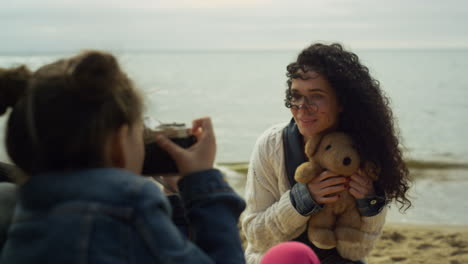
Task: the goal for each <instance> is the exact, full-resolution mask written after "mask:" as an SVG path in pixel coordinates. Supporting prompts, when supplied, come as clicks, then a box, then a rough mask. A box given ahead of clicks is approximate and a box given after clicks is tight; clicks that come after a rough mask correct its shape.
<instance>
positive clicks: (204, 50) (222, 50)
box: [0, 46, 468, 56]
mask: <svg viewBox="0 0 468 264" xmlns="http://www.w3.org/2000/svg"><path fill="white" fill-rule="evenodd" d="M304 48H305V47H304ZM302 49H303V48H299V49H297V48H202V49H199V48H180V49H177V48H176V49H174V48H153V49H145V48H132V49H113V48H81V49H66V50H65V49H63V50H9V51H5V50H3V51H2V50H0V56H8V55H48V54H49V55H51V54H67V53H77V52H80V51H86V50H102V51H109V52H111V53H177V52H181V53H229V52H299V51H300V50H302ZM345 49H347V50H350V51H468V46H460V47H363V48H352V49H350V48H346V47H345Z"/></svg>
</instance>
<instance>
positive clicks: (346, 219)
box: [294, 132, 376, 252]
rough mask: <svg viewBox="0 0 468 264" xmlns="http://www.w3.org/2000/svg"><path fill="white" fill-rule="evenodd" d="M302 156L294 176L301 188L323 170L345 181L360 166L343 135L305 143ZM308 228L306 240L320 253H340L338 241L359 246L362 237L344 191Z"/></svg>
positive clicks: (352, 202)
mask: <svg viewBox="0 0 468 264" xmlns="http://www.w3.org/2000/svg"><path fill="white" fill-rule="evenodd" d="M305 153H306V156H307V157H308V161H306V162H304V163H302V164H301V165H300V166H299V167H298V168H297V169H296V172H295V175H294V178H295V180H296V181H297V182H300V183H304V184H307V183H308V182H310V181H311V180H312V179H313V178H314V177H318V175H320V173H321V172H323V171H324V170H328V171H331V172H333V173H336V174H337V175H342V176H346V177H347V176H351V175H352V174H354V173H355V172H357V171H358V169H359V168H360V166H361V159H360V156H359V154H358V152H357V150H356V149H355V148H354V146H353V141H352V139H351V137H350V136H349V135H347V134H345V133H343V132H331V133H328V134H325V135H319V136H317V137H314V138H311V139H309V140H308V141H307V142H306V145H305ZM366 166H368V164H366ZM369 175H371V178H372V180H376V176H375V175H376V174H373V173H371V174H369ZM308 225H309V226H308V238H309V240H310V241H311V242H312V243H313V244H314V245H315V246H317V247H318V248H322V249H330V248H334V247H336V248H337V250H338V252H340V242H341V241H343V242H347V243H349V242H351V243H359V242H360V241H361V240H362V239H363V237H364V233H363V232H362V231H361V230H360V228H361V216H360V214H359V211H358V209H357V207H356V200H355V198H354V197H353V196H352V195H351V194H350V193H349V191H348V189H346V190H344V191H342V192H340V193H339V198H338V200H337V201H336V202H334V203H331V204H325V205H324V206H323V208H322V209H321V210H320V211H319V212H318V213H316V214H313V215H312V216H311V217H310V220H309V222H308Z"/></svg>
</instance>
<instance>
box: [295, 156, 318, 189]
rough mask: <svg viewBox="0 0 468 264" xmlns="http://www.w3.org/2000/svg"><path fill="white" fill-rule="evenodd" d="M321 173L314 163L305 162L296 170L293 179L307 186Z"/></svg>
mask: <svg viewBox="0 0 468 264" xmlns="http://www.w3.org/2000/svg"><path fill="white" fill-rule="evenodd" d="M321 172H322V168H321V167H320V166H319V165H318V163H316V162H315V161H307V162H304V163H302V164H301V165H300V166H299V167H297V169H296V173H295V174H294V179H295V180H296V181H297V182H300V183H304V184H307V183H309V182H310V181H311V180H312V179H313V178H315V177H317V176H318V175H319V174H320V173H321Z"/></svg>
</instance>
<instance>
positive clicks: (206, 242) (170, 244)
mask: <svg viewBox="0 0 468 264" xmlns="http://www.w3.org/2000/svg"><path fill="white" fill-rule="evenodd" d="M179 190H180V193H181V197H182V200H183V203H184V206H185V208H186V213H187V217H188V220H189V221H190V225H191V231H192V237H193V239H192V240H193V241H189V240H188V239H187V237H186V236H184V235H182V234H181V233H180V232H179V230H178V228H177V227H176V225H174V223H173V222H172V221H171V209H170V207H169V204H168V202H167V200H166V199H165V198H162V197H163V196H164V195H163V194H162V193H161V192H160V191H159V189H158V188H157V187H156V186H154V185H151V184H146V185H145V186H144V188H143V190H142V192H141V195H143V196H144V199H143V201H142V202H141V204H140V206H139V213H138V216H137V219H136V223H135V224H136V228H137V230H138V232H139V233H140V235H141V237H142V238H143V240H144V241H145V244H146V245H147V246H148V248H149V249H150V251H151V253H152V255H153V257H154V259H155V262H157V263H195V264H196V263H233V264H234V263H244V262H245V260H244V254H243V250H242V246H241V242H240V238H239V231H238V228H237V222H238V218H239V215H240V213H241V212H242V211H243V210H244V208H245V203H244V201H243V200H242V199H241V198H240V197H239V196H238V195H237V194H235V192H234V191H233V190H232V189H231V188H230V187H229V185H228V184H227V183H226V182H225V181H224V180H223V178H222V175H221V173H220V172H219V171H218V170H207V171H201V172H196V173H192V174H190V175H187V176H185V177H184V178H183V179H182V180H181V181H180V182H179Z"/></svg>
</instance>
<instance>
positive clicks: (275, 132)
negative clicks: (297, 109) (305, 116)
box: [257, 122, 288, 145]
mask: <svg viewBox="0 0 468 264" xmlns="http://www.w3.org/2000/svg"><path fill="white" fill-rule="evenodd" d="M287 125H288V123H287V122H285V123H279V124H275V125H273V126H271V127H269V128H268V129H266V130H265V131H264V132H263V133H262V134H261V135H260V136H259V137H258V139H257V144H262V143H263V144H265V143H268V144H269V145H270V144H272V143H279V142H281V137H282V134H283V130H284V128H285V127H286V126H287Z"/></svg>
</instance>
